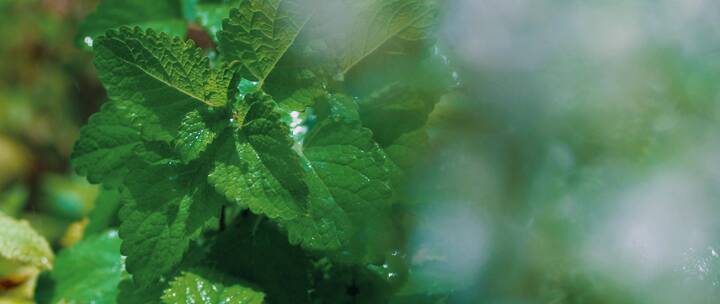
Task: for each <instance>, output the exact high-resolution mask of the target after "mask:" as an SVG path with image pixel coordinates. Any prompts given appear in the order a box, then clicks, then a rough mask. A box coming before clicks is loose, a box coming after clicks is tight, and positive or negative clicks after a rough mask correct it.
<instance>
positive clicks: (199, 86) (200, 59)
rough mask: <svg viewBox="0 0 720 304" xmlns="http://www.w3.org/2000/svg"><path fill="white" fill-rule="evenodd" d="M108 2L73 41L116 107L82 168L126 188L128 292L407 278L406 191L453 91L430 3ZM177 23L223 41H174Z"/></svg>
mask: <svg viewBox="0 0 720 304" xmlns="http://www.w3.org/2000/svg"><path fill="white" fill-rule="evenodd" d="M140 3H142V4H140ZM136 6H137V7H136ZM145 7H147V8H148V9H147V10H143V9H141V8H145ZM169 7H172V8H174V10H171V9H168V8H169ZM135 9H139V10H141V11H142V12H143V13H137V14H134V13H133V10H135ZM155 9H157V11H155ZM97 10H98V11H97V12H96V13H95V14H94V15H92V16H91V17H90V18H89V20H88V22H86V23H85V25H83V27H82V28H81V35H80V37H81V38H82V36H85V37H87V38H89V40H88V39H86V42H87V41H92V43H91V44H92V51H93V52H94V54H95V56H96V58H95V65H96V67H97V72H98V76H99V78H100V80H101V82H102V83H103V85H104V86H105V88H106V90H107V93H108V99H109V100H108V101H107V102H106V104H105V105H104V106H103V107H102V109H101V110H100V112H98V113H97V114H95V115H93V116H92V117H91V118H90V120H89V122H88V124H87V125H86V126H85V127H84V128H83V129H82V130H81V133H80V138H79V139H78V141H77V143H76V145H75V150H74V153H73V155H72V163H73V166H74V168H75V169H76V171H77V172H78V173H79V174H81V175H84V176H87V178H88V180H89V181H90V182H92V183H96V184H102V185H103V186H104V187H105V188H107V189H116V190H114V191H119V195H117V196H118V198H117V199H118V200H119V203H120V205H121V207H120V210H119V219H120V226H119V237H120V239H121V240H122V245H121V247H120V252H121V253H122V255H124V256H125V257H126V259H125V266H126V270H127V273H128V275H124V276H123V277H124V279H123V280H122V282H121V283H120V292H119V296H118V301H120V302H127V303H145V302H158V301H164V302H166V303H195V302H214V303H220V302H222V303H261V302H263V301H267V302H270V303H346V302H347V303H350V302H353V301H355V302H358V301H359V302H367V303H377V302H378V301H380V302H386V301H389V300H390V299H391V298H392V297H393V294H394V293H395V292H396V291H397V290H398V289H399V288H402V287H403V283H404V282H405V280H406V279H407V275H408V267H409V262H407V261H406V259H405V258H403V256H404V253H403V252H404V251H405V248H404V247H405V244H404V239H405V238H406V235H405V232H406V229H405V228H406V227H403V226H404V224H403V219H404V218H406V217H407V216H408V215H407V214H406V213H405V212H404V211H403V210H404V208H403V206H405V205H408V204H412V202H410V201H408V198H407V197H406V196H405V195H404V192H403V186H404V185H405V183H406V180H407V178H408V177H409V175H410V173H411V171H412V168H413V167H414V166H415V165H416V163H417V161H419V160H420V159H422V155H423V153H424V152H425V151H427V149H428V145H429V142H428V135H427V131H426V123H427V119H428V115H430V112H431V111H432V109H433V107H434V104H435V103H436V102H437V101H438V100H439V98H440V96H442V94H444V93H445V92H446V91H447V90H448V88H449V87H450V85H451V83H452V79H451V78H452V77H450V73H449V72H448V68H447V66H446V63H445V60H444V59H443V57H442V56H441V55H440V54H438V52H437V49H436V48H432V47H431V46H432V45H433V44H434V41H433V38H432V29H433V24H434V23H435V22H436V21H437V18H438V13H439V7H438V4H437V3H435V2H434V1H429V0H391V1H384V0H383V1H380V0H377V1H337V2H335V1H300V0H245V1H225V2H211V3H208V2H207V1H200V3H197V2H194V1H183V2H178V3H176V2H174V1H165V2H164V1H158V2H147V1H144V2H137V1H127V2H125V1H110V0H106V1H104V2H101V4H100V5H99V6H98V9H97ZM222 12H228V15H227V16H224V19H222V22H221V26H220V22H218V21H217V20H218V14H220V13H222ZM198 16H199V17H198ZM183 18H186V20H190V21H200V22H199V23H200V24H201V25H202V26H203V27H204V28H205V30H206V31H207V32H208V33H209V35H210V36H211V37H213V39H214V41H215V43H216V44H217V48H216V49H215V48H211V49H205V50H203V49H201V48H199V47H197V46H195V44H194V43H193V42H192V41H189V40H188V41H186V40H185V39H183V38H182V37H180V36H175V35H178V34H179V35H183V34H184V31H183V29H184V26H178V24H179V23H178V20H184V19H183ZM211 19H212V20H211ZM180 24H182V23H180ZM218 27H220V28H218ZM178 28H179V30H176V29H178ZM83 30H84V31H86V32H82V31H83ZM165 31H167V32H165ZM99 32H103V34H98V33H99ZM108 204H110V203H108ZM110 205H112V206H113V207H110V208H114V204H110ZM98 208H102V206H99V207H98ZM99 213H102V212H99ZM105 217H107V216H105ZM95 229H96V228H95ZM91 242H99V241H92V240H91ZM85 247H87V248H92V245H85ZM105 247H108V248H110V247H111V246H105ZM81 248H82V247H81ZM77 250H80V249H77ZM70 254H72V253H70ZM67 259H68V260H75V259H76V258H70V257H69V258H67ZM58 276H59V277H60V275H58ZM395 298H397V297H395Z"/></svg>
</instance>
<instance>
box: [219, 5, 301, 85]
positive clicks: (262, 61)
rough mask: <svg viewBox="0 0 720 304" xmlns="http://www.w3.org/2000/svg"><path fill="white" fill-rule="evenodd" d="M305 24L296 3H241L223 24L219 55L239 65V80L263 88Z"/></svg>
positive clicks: (299, 7)
mask: <svg viewBox="0 0 720 304" xmlns="http://www.w3.org/2000/svg"><path fill="white" fill-rule="evenodd" d="M308 20H309V14H308V13H307V12H305V8H304V7H303V6H302V5H301V2H300V1H297V0H246V1H242V2H241V3H240V6H239V7H238V8H236V9H233V10H232V11H230V18H228V19H225V20H224V21H223V26H222V31H220V32H219V33H218V38H219V41H220V46H219V49H220V52H221V53H222V54H223V56H225V58H226V59H227V60H228V61H234V60H237V61H239V62H240V63H241V69H240V77H242V78H245V79H249V80H253V81H258V82H260V83H261V86H262V83H263V82H264V81H265V78H267V76H268V75H269V74H270V72H271V71H272V70H273V68H275V65H276V64H277V62H278V61H279V60H280V58H282V56H283V55H284V54H285V52H286V51H287V50H288V48H289V47H290V46H291V45H292V43H293V41H295V38H296V37H297V35H298V33H299V32H300V30H301V29H302V28H303V26H304V25H305V23H306V22H307V21H308Z"/></svg>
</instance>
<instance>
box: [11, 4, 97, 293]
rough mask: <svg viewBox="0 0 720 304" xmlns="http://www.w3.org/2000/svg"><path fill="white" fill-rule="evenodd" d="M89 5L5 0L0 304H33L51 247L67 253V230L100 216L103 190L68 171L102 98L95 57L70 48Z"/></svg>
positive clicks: (48, 263)
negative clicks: (96, 212) (97, 208)
mask: <svg viewBox="0 0 720 304" xmlns="http://www.w3.org/2000/svg"><path fill="white" fill-rule="evenodd" d="M91 5H92V3H90V2H86V1H50V0H48V1H0V36H2V41H1V42H0V58H1V60H0V212H1V213H2V214H3V215H2V223H1V224H0V238H2V239H3V241H2V242H1V243H2V245H1V246H0V251H2V252H3V257H2V258H0V302H2V303H26V302H31V301H32V299H33V295H34V291H35V282H36V280H37V275H38V273H39V272H40V271H41V270H42V269H46V268H49V267H50V266H51V262H52V256H53V251H51V248H53V249H58V248H61V246H62V244H63V243H64V244H69V243H68V242H69V241H70V240H72V239H73V238H71V237H67V238H64V236H66V235H67V233H66V230H67V228H68V227H71V226H78V225H71V223H72V222H73V221H78V220H81V219H82V218H83V217H84V216H85V215H86V214H87V213H88V211H89V210H90V209H92V208H93V203H94V200H95V195H96V194H95V193H96V192H97V190H96V187H94V186H91V185H89V184H88V183H87V182H85V181H84V180H82V179H78V178H76V177H73V176H72V174H71V173H70V171H69V170H68V169H69V164H68V158H69V156H70V152H71V150H72V144H73V141H74V140H75V137H76V136H77V134H78V129H79V126H80V125H81V124H82V123H83V122H84V120H85V119H86V117H87V116H88V115H89V114H90V113H92V112H94V111H95V110H96V109H97V105H98V104H99V103H100V102H101V100H102V99H103V98H104V97H103V95H104V93H103V91H102V89H101V88H100V86H99V83H98V82H97V80H96V77H95V75H94V70H93V68H92V65H91V64H90V59H91V56H89V54H87V53H84V52H82V51H81V50H79V49H77V48H76V47H75V46H74V45H73V43H72V40H71V39H72V37H73V36H74V35H75V26H76V24H77V23H78V21H79V20H80V19H81V18H82V17H83V15H84V14H85V13H86V12H87V11H88V10H89V9H90V8H91V7H90V6H91ZM69 39H70V40H69ZM76 230H77V229H76ZM70 234H72V233H70ZM61 240H68V242H61ZM32 248H35V249H32ZM18 255H20V257H18ZM31 261H36V262H33V263H29V262H31ZM41 261H45V262H44V264H43V263H41ZM39 263H40V264H39ZM41 264H42V265H41Z"/></svg>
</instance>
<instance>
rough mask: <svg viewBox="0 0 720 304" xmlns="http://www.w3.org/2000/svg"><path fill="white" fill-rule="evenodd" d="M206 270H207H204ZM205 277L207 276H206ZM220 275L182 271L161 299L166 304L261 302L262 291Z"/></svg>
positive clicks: (241, 303) (245, 303)
mask: <svg viewBox="0 0 720 304" xmlns="http://www.w3.org/2000/svg"><path fill="white" fill-rule="evenodd" d="M206 272H207V271H206ZM206 277H207V278H206ZM211 278H212V279H211ZM232 281H233V280H229V279H227V278H223V277H222V276H217V275H215V276H213V275H210V276H207V275H206V276H200V275H198V274H195V273H192V272H183V273H182V275H181V276H179V277H176V278H175V279H173V281H172V282H170V288H168V289H166V290H165V292H164V294H163V296H162V300H163V302H164V303H166V304H176V303H217V304H262V303H263V299H264V298H265V295H264V294H263V293H262V292H258V291H255V290H253V289H251V288H248V287H245V286H242V285H240V284H236V283H233V282H232Z"/></svg>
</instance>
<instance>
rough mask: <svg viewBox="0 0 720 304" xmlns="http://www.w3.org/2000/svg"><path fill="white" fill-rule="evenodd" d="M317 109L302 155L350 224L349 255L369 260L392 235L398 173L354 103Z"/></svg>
mask: <svg viewBox="0 0 720 304" xmlns="http://www.w3.org/2000/svg"><path fill="white" fill-rule="evenodd" d="M317 110H318V112H319V116H320V118H319V119H318V122H317V124H316V125H315V126H314V127H313V128H312V129H311V130H310V131H309V132H308V134H307V135H306V136H305V139H304V141H303V144H302V151H303V155H304V156H305V158H306V159H307V160H308V161H309V164H310V166H311V168H312V171H313V172H314V173H315V174H316V175H317V177H318V179H319V180H320V181H321V182H322V184H323V187H324V188H325V189H327V191H328V192H329V193H330V194H331V195H332V198H333V200H334V201H335V203H336V204H338V206H339V207H340V208H341V209H342V210H343V211H344V212H345V213H346V214H347V215H348V216H349V218H350V220H351V221H352V222H353V224H354V227H355V230H356V231H355V232H354V234H355V235H354V241H353V246H355V248H350V250H351V253H353V254H355V255H356V256H357V257H361V258H362V257H364V258H370V259H371V258H372V257H371V256H372V255H378V254H381V253H382V252H384V251H385V250H386V248H384V247H385V246H386V245H387V244H384V243H387V242H389V241H390V240H388V239H387V238H388V237H392V236H393V231H392V227H389V221H390V219H389V217H388V216H389V207H390V204H391V203H392V199H393V196H394V192H393V188H392V180H393V178H394V177H395V176H396V175H397V174H398V168H397V167H396V165H395V164H394V163H392V161H390V160H389V159H388V157H387V155H386V154H385V153H384V151H383V150H382V149H381V148H380V147H379V146H378V144H377V143H375V141H374V140H373V138H372V132H371V131H370V130H369V129H367V128H364V127H362V125H361V123H360V119H359V116H358V113H357V105H356V103H355V102H354V101H353V100H351V99H349V98H346V97H342V96H334V97H333V98H331V99H330V101H329V103H328V104H327V108H325V109H323V107H320V108H318V109H317ZM365 255H370V256H366V257H365Z"/></svg>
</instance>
